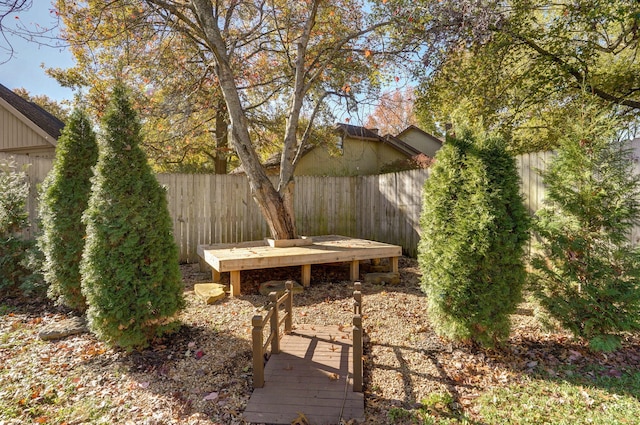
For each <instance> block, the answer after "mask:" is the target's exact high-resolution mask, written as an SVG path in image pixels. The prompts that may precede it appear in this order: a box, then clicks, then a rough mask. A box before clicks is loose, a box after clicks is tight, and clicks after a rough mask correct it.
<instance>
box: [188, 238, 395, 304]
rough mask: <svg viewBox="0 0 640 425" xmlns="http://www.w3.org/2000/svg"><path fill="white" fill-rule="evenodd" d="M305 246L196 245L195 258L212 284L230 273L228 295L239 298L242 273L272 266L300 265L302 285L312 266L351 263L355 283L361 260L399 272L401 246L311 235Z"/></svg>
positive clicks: (350, 273) (247, 243)
mask: <svg viewBox="0 0 640 425" xmlns="http://www.w3.org/2000/svg"><path fill="white" fill-rule="evenodd" d="M312 240H313V243H312V244H310V245H306V246H292V247H280V248H274V247H271V246H269V245H268V244H267V242H266V241H254V242H242V243H238V244H221V245H199V246H198V255H199V256H200V258H201V259H202V260H203V261H204V262H205V263H206V264H208V265H209V266H210V267H211V269H212V278H213V281H214V282H219V281H220V273H222V272H230V280H231V295H232V296H236V295H240V285H241V283H240V272H241V271H242V270H255V269H267V268H273V267H290V266H302V284H303V285H304V286H309V284H310V282H311V265H312V264H326V263H342V262H349V263H350V272H349V277H350V279H351V280H352V281H356V280H358V276H359V265H360V261H361V260H371V259H378V258H389V259H390V262H391V271H394V272H397V271H398V258H399V257H400V256H401V255H402V247H400V246H398V245H390V244H386V243H382V242H375V241H369V240H365V239H355V238H349V237H346V236H337V235H330V236H314V237H313V238H312Z"/></svg>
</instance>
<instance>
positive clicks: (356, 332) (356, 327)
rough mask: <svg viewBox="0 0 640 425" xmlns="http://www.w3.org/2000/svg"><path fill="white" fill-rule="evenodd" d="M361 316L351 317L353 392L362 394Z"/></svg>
mask: <svg viewBox="0 0 640 425" xmlns="http://www.w3.org/2000/svg"><path fill="white" fill-rule="evenodd" d="M362 380H363V377H362V316H360V315H359V314H356V315H355V316H353V391H354V392H359V393H360V392H362Z"/></svg>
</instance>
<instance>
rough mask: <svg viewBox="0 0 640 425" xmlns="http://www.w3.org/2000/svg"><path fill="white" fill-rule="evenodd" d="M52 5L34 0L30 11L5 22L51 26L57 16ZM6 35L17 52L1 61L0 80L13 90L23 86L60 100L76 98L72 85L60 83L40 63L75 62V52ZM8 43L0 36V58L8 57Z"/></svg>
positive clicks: (66, 65)
mask: <svg viewBox="0 0 640 425" xmlns="http://www.w3.org/2000/svg"><path fill="white" fill-rule="evenodd" d="M51 7H52V6H51V4H50V3H49V1H48V0H33V5H32V7H31V8H30V9H29V10H28V11H26V12H20V13H17V14H11V15H9V16H8V17H7V18H6V21H5V22H3V24H6V25H7V26H9V27H12V28H13V27H15V25H16V24H17V23H18V22H20V23H22V25H24V26H25V27H27V28H29V29H35V28H37V25H39V26H40V27H45V28H51V27H53V26H54V25H55V24H56V20H55V18H54V17H52V16H51V14H50V9H51ZM16 16H17V17H18V19H16ZM5 36H6V37H7V39H8V40H9V42H10V43H11V45H12V46H13V49H14V56H13V57H12V58H11V59H10V60H9V61H8V62H5V63H0V83H1V84H3V85H4V86H6V87H8V88H9V89H12V90H13V89H16V88H20V87H23V88H25V89H26V90H27V91H28V92H29V93H31V94H32V95H47V96H49V97H50V98H51V99H54V100H57V101H62V100H65V99H66V100H71V99H72V98H73V92H72V91H71V89H68V88H64V87H61V86H60V85H59V84H58V82H57V81H56V80H54V79H53V78H51V77H49V76H48V75H47V74H46V73H45V71H44V69H42V66H41V65H43V64H44V66H45V67H48V68H69V67H71V66H73V64H74V63H73V56H72V55H71V53H70V52H69V51H67V50H66V49H64V48H60V47H49V46H45V45H41V44H39V43H36V42H30V41H26V40H23V39H22V38H20V37H17V36H15V35H12V34H7V33H5ZM5 47H6V44H5V41H4V40H3V39H1V38H0V62H4V61H6V60H7V59H8V55H7V52H6V50H5V49H4V48H5Z"/></svg>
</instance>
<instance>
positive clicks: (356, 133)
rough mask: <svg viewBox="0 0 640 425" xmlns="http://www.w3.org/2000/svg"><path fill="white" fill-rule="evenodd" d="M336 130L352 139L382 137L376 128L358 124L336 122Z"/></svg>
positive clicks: (379, 138)
mask: <svg viewBox="0 0 640 425" xmlns="http://www.w3.org/2000/svg"><path fill="white" fill-rule="evenodd" d="M335 128H336V130H338V131H342V132H343V133H345V135H347V136H349V137H351V138H353V139H367V140H381V139H382V138H381V137H380V135H379V134H378V132H377V131H376V130H370V129H368V128H365V127H360V126H358V125H351V124H345V123H339V124H336V127H335Z"/></svg>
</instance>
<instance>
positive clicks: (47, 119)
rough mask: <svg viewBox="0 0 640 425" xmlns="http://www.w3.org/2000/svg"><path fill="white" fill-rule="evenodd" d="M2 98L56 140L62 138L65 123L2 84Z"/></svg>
mask: <svg viewBox="0 0 640 425" xmlns="http://www.w3.org/2000/svg"><path fill="white" fill-rule="evenodd" d="M0 98H2V99H3V100H4V101H5V102H7V103H8V104H9V105H10V106H12V107H13V108H15V109H16V110H17V111H18V112H20V113H21V114H22V115H24V117H25V118H27V119H28V120H30V121H31V122H33V123H34V124H35V125H37V126H38V127H40V128H41V129H42V130H43V131H44V132H45V133H47V134H48V135H49V136H51V137H52V138H53V139H54V140H57V139H58V137H60V133H61V131H62V128H63V127H64V123H63V122H62V121H60V120H59V119H58V118H56V117H55V116H54V115H52V114H50V113H49V112H47V111H46V110H44V109H43V108H42V107H40V106H38V105H36V104H35V103H33V102H29V101H28V100H26V99H24V98H23V97H21V96H19V95H17V94H15V93H14V92H13V91H11V90H9V89H8V88H7V87H5V86H3V85H2V84H0Z"/></svg>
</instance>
